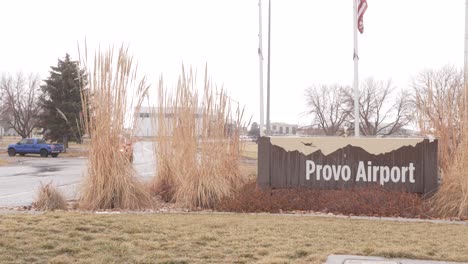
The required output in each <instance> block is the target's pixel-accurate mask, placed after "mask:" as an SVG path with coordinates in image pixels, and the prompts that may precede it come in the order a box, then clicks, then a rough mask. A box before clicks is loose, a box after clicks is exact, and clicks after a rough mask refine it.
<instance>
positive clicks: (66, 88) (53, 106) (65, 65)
mask: <svg viewBox="0 0 468 264" xmlns="http://www.w3.org/2000/svg"><path fill="white" fill-rule="evenodd" d="M50 68H51V71H50V72H49V73H50V76H49V77H48V78H47V80H44V82H45V85H42V86H41V89H42V92H43V95H42V96H41V98H40V104H41V106H42V109H43V110H42V112H41V113H40V114H39V120H40V123H39V124H40V126H41V127H42V128H43V132H42V133H43V135H44V138H45V139H47V140H51V141H54V142H61V143H64V144H65V145H66V146H67V145H68V141H75V142H77V143H81V136H82V135H83V128H82V127H81V125H80V123H81V122H80V115H81V113H82V105H81V95H80V77H81V78H82V80H85V78H83V76H84V74H85V71H84V70H83V69H80V68H79V63H78V61H72V60H70V55H68V54H66V56H65V60H60V59H59V60H58V64H57V67H54V66H51V67H50ZM78 70H79V71H80V73H79V74H78Z"/></svg>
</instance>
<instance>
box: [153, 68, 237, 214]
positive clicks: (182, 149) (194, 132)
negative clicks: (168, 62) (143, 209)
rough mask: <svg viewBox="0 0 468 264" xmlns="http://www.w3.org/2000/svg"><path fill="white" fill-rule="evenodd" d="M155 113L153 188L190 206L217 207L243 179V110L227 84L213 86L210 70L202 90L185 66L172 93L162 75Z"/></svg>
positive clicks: (167, 197)
mask: <svg viewBox="0 0 468 264" xmlns="http://www.w3.org/2000/svg"><path fill="white" fill-rule="evenodd" d="M158 98H159V100H158V106H157V107H156V108H154V109H155V110H154V111H153V113H152V117H153V119H152V120H153V129H154V131H155V134H156V135H157V143H156V144H155V145H154V146H155V153H157V154H156V157H157V162H156V163H157V168H156V170H157V177H155V180H154V183H153V190H154V192H156V193H158V194H160V195H162V196H163V198H164V199H165V200H166V201H175V202H177V203H179V204H181V205H183V206H186V207H190V208H193V207H204V208H207V207H212V206H213V205H214V204H215V203H216V202H218V201H219V200H220V199H222V198H223V197H226V196H230V195H231V194H232V193H233V190H234V189H235V188H237V187H238V186H240V185H241V184H242V183H243V178H242V176H241V173H240V169H239V159H240V154H241V152H242V147H243V145H242V143H241V141H240V137H239V133H240V129H241V127H242V126H243V125H244V124H243V121H242V117H243V110H241V109H240V108H239V106H237V108H234V110H235V111H233V108H232V107H231V104H230V102H229V100H230V99H229V96H227V95H226V94H225V91H224V90H221V91H218V90H215V89H212V85H211V83H210V81H209V80H208V78H207V74H206V72H205V80H204V87H203V94H202V95H201V96H199V93H198V90H197V88H196V82H195V77H194V76H193V74H192V72H190V73H189V74H187V75H186V74H185V72H184V71H183V73H182V75H181V76H180V77H179V81H178V84H177V87H176V90H175V94H173V95H172V94H169V93H167V91H166V90H165V89H164V86H163V81H162V79H161V80H160V83H159V90H158Z"/></svg>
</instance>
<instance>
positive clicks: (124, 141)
mask: <svg viewBox="0 0 468 264" xmlns="http://www.w3.org/2000/svg"><path fill="white" fill-rule="evenodd" d="M119 151H120V152H121V153H123V154H124V155H125V157H126V158H127V159H128V161H130V163H133V143H132V141H131V140H130V139H128V138H127V137H125V136H121V137H120V148H119Z"/></svg>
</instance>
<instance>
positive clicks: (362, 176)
mask: <svg viewBox="0 0 468 264" xmlns="http://www.w3.org/2000/svg"><path fill="white" fill-rule="evenodd" d="M361 179H362V180H363V181H366V168H365V167H364V162H362V161H360V162H359V166H358V170H357V175H356V181H357V182H358V181H360V180H361Z"/></svg>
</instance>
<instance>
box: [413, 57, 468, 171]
mask: <svg viewBox="0 0 468 264" xmlns="http://www.w3.org/2000/svg"><path fill="white" fill-rule="evenodd" d="M413 88H414V98H413V99H414V104H415V106H416V109H417V111H416V122H417V124H418V126H419V129H420V130H421V133H422V134H423V135H428V134H432V135H434V136H435V137H437V138H438V140H439V142H440V144H439V157H440V158H439V162H440V166H441V168H442V170H445V169H447V168H448V166H449V165H450V163H451V161H452V157H453V156H452V155H453V153H455V149H456V148H457V146H458V144H459V142H460V139H461V132H462V128H463V127H462V126H463V123H464V122H463V109H464V108H463V104H464V102H463V72H462V70H460V69H458V68H456V67H454V66H450V65H447V66H444V67H443V68H441V69H438V70H425V71H423V72H421V73H420V74H419V75H418V76H417V77H415V78H414V79H413Z"/></svg>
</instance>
